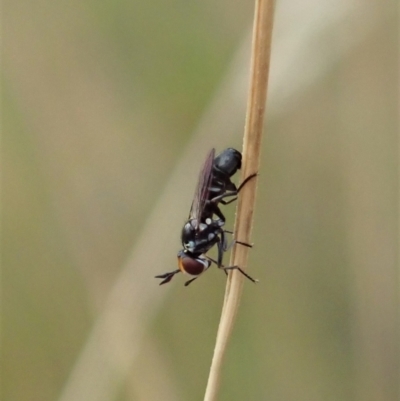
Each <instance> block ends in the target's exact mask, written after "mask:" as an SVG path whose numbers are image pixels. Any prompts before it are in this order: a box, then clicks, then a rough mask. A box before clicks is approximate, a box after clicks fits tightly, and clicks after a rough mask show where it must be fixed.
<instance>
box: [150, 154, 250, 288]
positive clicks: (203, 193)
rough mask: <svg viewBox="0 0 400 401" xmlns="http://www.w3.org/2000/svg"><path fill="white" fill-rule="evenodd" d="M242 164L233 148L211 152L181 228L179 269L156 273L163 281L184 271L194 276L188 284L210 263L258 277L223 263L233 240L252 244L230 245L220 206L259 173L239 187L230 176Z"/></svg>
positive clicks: (230, 199) (233, 198) (234, 198)
mask: <svg viewBox="0 0 400 401" xmlns="http://www.w3.org/2000/svg"><path fill="white" fill-rule="evenodd" d="M241 165H242V155H241V154H240V152H238V151H237V150H235V149H233V148H228V149H225V150H224V151H223V152H221V153H220V154H219V155H217V156H216V157H215V149H212V150H211V151H210V152H209V154H208V156H207V158H206V160H205V162H204V165H203V168H202V170H201V172H200V174H199V179H198V182H197V186H196V191H195V195H194V198H193V202H192V206H191V208H190V213H189V217H188V220H187V222H186V223H185V224H184V226H183V228H182V233H181V240H182V246H183V249H182V250H180V251H179V252H178V255H177V256H178V266H179V269H177V270H174V271H172V272H167V273H164V274H160V275H158V276H156V278H161V279H163V280H162V281H161V283H160V285H161V284H165V283H168V282H169V281H170V280H171V279H172V277H173V276H174V275H175V274H176V273H179V272H182V273H187V274H189V275H191V276H193V278H192V279H190V280H188V281H186V283H185V286H187V285H189V284H190V283H191V282H192V281H194V280H196V278H197V277H198V276H199V275H200V274H201V273H203V272H204V271H205V270H207V269H208V268H209V267H210V266H211V263H215V264H216V265H217V266H218V268H220V269H223V270H224V271H225V273H226V271H227V270H234V269H235V270H239V271H240V272H241V273H242V274H243V275H244V276H246V277H247V278H248V279H249V280H251V281H253V282H256V281H257V280H254V279H253V278H252V277H250V276H249V275H248V274H246V273H245V272H244V271H243V270H242V269H241V268H240V267H239V266H228V267H225V266H223V265H222V259H223V254H224V252H226V251H228V250H229V249H230V248H231V246H232V245H233V244H235V243H237V244H241V245H244V246H247V247H251V245H249V244H246V243H244V242H239V241H235V240H233V241H232V242H231V244H229V245H228V242H227V238H226V233H230V234H232V232H231V231H228V230H224V229H223V226H224V224H225V221H226V219H225V216H224V215H223V213H222V212H221V209H220V208H219V205H220V204H222V205H227V204H229V203H231V202H234V201H235V200H236V199H237V196H238V194H239V191H240V190H241V189H242V188H243V186H244V185H245V184H246V183H247V182H248V181H249V180H250V179H252V178H254V177H255V176H256V175H257V174H252V175H250V176H248V177H247V178H246V179H245V180H244V181H243V182H242V183H241V184H240V186H239V187H238V188H237V187H236V185H235V184H234V183H233V182H232V181H231V177H232V176H233V175H234V174H235V173H236V172H237V170H239V169H240V168H241ZM214 245H217V251H218V257H217V260H216V261H215V260H213V259H211V258H209V257H208V256H206V253H207V252H208V251H209V250H210V249H211V248H212V247H213V246H214Z"/></svg>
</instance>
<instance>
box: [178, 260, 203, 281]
mask: <svg viewBox="0 0 400 401" xmlns="http://www.w3.org/2000/svg"><path fill="white" fill-rule="evenodd" d="M178 263H179V269H180V270H182V271H183V272H185V273H188V274H190V275H192V276H198V275H199V274H201V273H203V271H204V270H205V268H206V266H205V264H204V263H203V262H202V261H200V260H199V259H194V258H191V257H188V256H186V257H185V256H179V257H178Z"/></svg>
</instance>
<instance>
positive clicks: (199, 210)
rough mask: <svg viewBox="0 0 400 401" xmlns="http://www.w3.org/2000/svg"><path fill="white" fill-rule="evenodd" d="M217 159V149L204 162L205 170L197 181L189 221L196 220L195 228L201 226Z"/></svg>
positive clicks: (202, 170)
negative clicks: (215, 158) (215, 159)
mask: <svg viewBox="0 0 400 401" xmlns="http://www.w3.org/2000/svg"><path fill="white" fill-rule="evenodd" d="M214 157H215V149H211V150H210V152H209V153H208V155H207V158H206V160H205V162H204V165H203V168H202V169H201V171H200V174H199V180H198V181H197V186H196V191H195V193H194V198H193V202H192V207H191V208H190V213H189V220H192V219H194V220H195V221H196V226H195V228H196V229H197V228H198V225H199V224H200V219H201V215H202V214H203V210H204V207H205V205H206V203H207V199H208V194H209V190H210V185H211V179H212V167H213V162H214Z"/></svg>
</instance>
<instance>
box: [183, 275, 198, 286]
mask: <svg viewBox="0 0 400 401" xmlns="http://www.w3.org/2000/svg"><path fill="white" fill-rule="evenodd" d="M196 278H197V277H195V278H191V279H190V280H188V281H186V283H185V287H187V286H188V285H189V284H190V283H191V282H192V281H194V280H196Z"/></svg>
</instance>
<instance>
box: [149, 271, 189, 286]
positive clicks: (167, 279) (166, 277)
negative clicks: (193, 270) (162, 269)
mask: <svg viewBox="0 0 400 401" xmlns="http://www.w3.org/2000/svg"><path fill="white" fill-rule="evenodd" d="M179 272H180V270H179V269H178V270H174V271H173V272H168V273H164V274H159V275H158V276H155V278H163V279H164V280H163V281H161V283H160V285H162V284H166V283H169V282H170V281H171V280H172V277H174V276H175V274H176V273H179ZM191 281H192V280H191Z"/></svg>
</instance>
